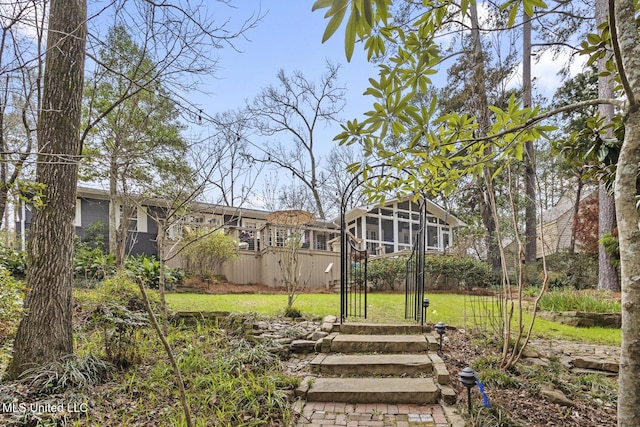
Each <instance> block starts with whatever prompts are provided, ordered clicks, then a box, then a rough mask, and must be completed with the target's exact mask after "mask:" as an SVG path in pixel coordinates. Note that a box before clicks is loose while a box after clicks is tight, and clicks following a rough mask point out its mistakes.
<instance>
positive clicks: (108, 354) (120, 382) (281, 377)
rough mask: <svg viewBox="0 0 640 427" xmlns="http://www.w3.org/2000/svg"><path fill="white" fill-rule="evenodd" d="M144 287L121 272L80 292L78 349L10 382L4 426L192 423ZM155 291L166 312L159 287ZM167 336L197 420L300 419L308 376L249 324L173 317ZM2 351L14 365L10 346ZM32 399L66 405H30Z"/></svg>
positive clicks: (1, 391) (0, 386)
mask: <svg viewBox="0 0 640 427" xmlns="http://www.w3.org/2000/svg"><path fill="white" fill-rule="evenodd" d="M136 288H137V285H136V284H135V283H133V282H132V281H131V279H129V278H128V277H127V276H126V275H122V274H121V275H116V276H115V277H112V278H110V279H108V280H106V281H105V282H102V283H101V284H100V285H98V286H97V287H96V288H94V289H90V290H89V289H81V290H77V291H78V292H76V295H75V304H74V306H75V310H76V311H75V315H74V331H75V332H74V337H75V340H76V343H77V344H76V355H75V356H70V357H68V358H65V359H64V360H61V361H60V362H59V363H58V362H56V363H53V364H48V365H46V366H44V367H42V368H38V369H33V370H29V371H28V372H27V373H26V374H25V376H23V377H22V378H20V379H19V380H18V381H12V382H4V383H0V403H2V404H5V406H4V408H5V409H7V408H9V409H11V410H3V411H2V413H0V425H7V426H26V425H29V426H53V425H69V426H71V425H73V426H85V425H92V426H113V425H118V426H146V425H171V426H181V425H185V419H184V413H183V411H182V408H181V406H180V404H179V396H178V393H177V391H176V383H175V382H176V377H175V375H174V371H173V370H172V368H171V365H170V363H169V361H168V360H167V356H166V354H165V352H164V349H163V347H162V344H161V343H160V341H159V340H158V338H157V336H156V334H155V333H154V332H153V330H152V329H151V328H150V327H149V326H148V321H147V316H146V315H145V312H144V304H143V301H142V299H141V296H140V293H139V291H138V292H137V291H136ZM149 293H150V296H151V304H152V307H154V310H158V305H159V301H158V298H157V295H155V293H154V292H149ZM167 340H168V342H169V344H170V345H171V347H172V349H173V352H174V354H175V358H176V360H177V363H178V366H179V368H180V371H181V373H182V377H183V378H184V380H185V384H186V394H187V399H188V402H189V405H190V408H191V412H192V417H193V419H194V425H197V426H204V425H233V426H240V425H253V426H256V425H268V426H285V425H289V424H290V422H291V420H292V417H293V415H292V411H291V407H290V396H291V395H292V390H293V389H294V388H295V387H296V386H297V385H298V383H299V379H298V378H295V377H291V376H289V375H287V374H285V373H284V366H283V364H282V361H281V359H280V356H279V354H280V352H281V347H280V346H279V345H278V344H277V343H273V342H265V343H256V342H253V341H250V340H248V339H247V338H246V337H245V336H244V331H243V329H242V328H238V327H237V326H234V325H232V324H228V325H226V326H223V325H220V324H218V323H216V322H197V323H195V324H189V325H185V324H183V323H175V324H172V325H170V327H169V333H168V335H167ZM1 352H2V358H0V361H1V363H0V371H4V369H5V367H6V363H7V357H6V356H8V354H9V352H10V348H9V347H4V348H3V349H2V350H1ZM10 404H15V405H16V406H15V407H14V406H7V405H10ZM20 404H21V405H24V406H19V405H20ZM31 405H33V407H34V408H35V407H37V406H38V405H40V407H42V408H58V407H60V408H62V409H64V410H56V411H49V410H47V409H45V410H44V411H42V413H38V411H32V410H30V409H27V410H22V409H23V408H31V407H32V406H31ZM61 405H62V406H61Z"/></svg>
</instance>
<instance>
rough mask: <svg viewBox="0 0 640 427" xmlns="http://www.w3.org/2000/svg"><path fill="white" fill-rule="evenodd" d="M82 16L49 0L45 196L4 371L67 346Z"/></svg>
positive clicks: (78, 1)
mask: <svg viewBox="0 0 640 427" xmlns="http://www.w3.org/2000/svg"><path fill="white" fill-rule="evenodd" d="M86 19H87V6H86V2H85V0H52V1H51V6H50V12H49V32H48V38H47V56H46V68H45V75H44V93H43V105H42V109H41V111H40V116H39V124H38V129H39V131H38V146H39V149H40V152H39V154H38V164H37V170H36V181H37V182H38V183H42V184H44V187H45V188H44V202H45V203H44V206H42V207H38V208H37V209H35V210H34V214H33V221H32V223H31V228H30V230H29V243H28V246H27V257H28V265H29V270H28V275H27V288H28V289H29V291H28V292H27V295H26V297H25V308H26V314H25V316H24V318H23V319H22V321H21V322H20V326H19V327H18V332H17V334H16V338H15V344H14V349H13V359H12V360H11V362H10V364H9V367H8V368H7V376H8V377H9V378H16V377H17V376H19V375H20V374H21V373H22V372H24V370H25V369H28V368H30V367H33V366H38V365H42V364H44V363H47V362H50V361H53V360H56V359H58V358H59V357H61V356H64V355H67V354H71V353H73V335H72V330H71V326H72V325H71V297H72V292H71V291H72V283H73V263H72V262H73V239H74V224H73V222H74V215H75V205H76V187H77V179H78V163H77V160H78V156H79V155H80V153H81V151H82V150H81V148H82V147H81V143H80V119H81V111H82V110H81V108H82V87H83V84H84V55H85V43H86V36H87V28H86Z"/></svg>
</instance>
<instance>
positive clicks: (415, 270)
mask: <svg viewBox="0 0 640 427" xmlns="http://www.w3.org/2000/svg"><path fill="white" fill-rule="evenodd" d="M361 175H362V172H360V173H358V174H356V175H355V176H354V177H353V178H352V179H351V181H350V182H349V184H347V187H346V189H345V191H344V193H343V194H342V200H341V205H340V322H341V323H342V322H344V321H346V320H347V318H348V317H363V318H365V319H366V318H367V291H368V286H367V266H368V262H369V252H368V251H367V248H366V246H365V245H364V239H358V238H357V236H355V235H353V234H352V233H350V232H349V230H348V228H347V223H346V213H347V207H348V206H349V201H350V200H351V198H352V196H353V194H354V192H355V190H356V189H357V188H358V187H359V186H361V185H362V184H363V181H360V177H361ZM378 176H383V173H380V174H379V175H376V176H374V177H372V178H376V177H378ZM419 207H420V208H419V209H420V219H419V229H418V232H417V233H416V236H415V239H414V242H413V251H412V253H411V256H410V258H409V260H408V261H407V266H406V269H407V275H406V279H405V280H406V287H405V318H407V319H409V318H413V319H414V320H415V321H416V322H419V323H421V324H423V323H424V317H425V316H424V314H423V310H422V304H423V301H424V254H425V237H426V235H425V230H426V225H425V223H426V212H427V208H426V199H425V198H424V197H421V198H420V202H419Z"/></svg>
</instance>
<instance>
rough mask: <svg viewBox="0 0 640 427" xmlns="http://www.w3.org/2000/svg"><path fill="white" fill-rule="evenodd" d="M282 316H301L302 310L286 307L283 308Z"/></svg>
mask: <svg viewBox="0 0 640 427" xmlns="http://www.w3.org/2000/svg"><path fill="white" fill-rule="evenodd" d="M284 317H293V318H296V317H302V312H301V311H300V309H298V308H295V307H287V308H285V309H284Z"/></svg>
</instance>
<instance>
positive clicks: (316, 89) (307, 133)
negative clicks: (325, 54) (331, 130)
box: [247, 63, 345, 219]
mask: <svg viewBox="0 0 640 427" xmlns="http://www.w3.org/2000/svg"><path fill="white" fill-rule="evenodd" d="M338 69H339V67H338V66H336V65H333V64H331V63H327V66H326V71H325V73H324V74H323V76H322V77H321V79H320V81H319V83H318V84H316V83H314V82H313V81H311V80H309V79H308V78H306V77H305V76H304V75H302V73H300V72H299V71H296V72H294V73H293V74H292V75H287V74H286V73H285V71H284V70H280V71H279V72H278V81H279V83H278V86H268V87H266V88H264V89H262V91H261V92H260V94H259V95H258V96H256V97H255V99H254V100H253V102H252V103H250V104H248V105H247V111H248V112H249V113H250V114H251V116H252V124H253V126H254V127H255V129H256V130H257V132H258V134H260V135H262V136H265V137H276V138H277V139H276V140H275V141H271V142H267V143H265V147H264V150H263V151H264V155H263V156H262V157H260V158H257V159H256V160H258V161H261V162H265V163H270V164H272V165H276V166H278V167H280V168H283V169H286V170H287V171H290V172H291V173H292V174H293V176H294V178H296V179H297V180H299V181H300V183H301V184H302V185H303V186H305V187H306V188H308V189H309V192H310V193H311V195H312V197H313V200H314V202H315V209H314V210H315V211H316V213H317V215H318V216H319V217H320V218H322V219H324V218H325V206H324V203H323V200H322V192H321V189H320V176H319V168H320V164H321V159H320V156H319V154H318V150H319V148H320V147H319V144H322V143H323V141H317V140H316V135H317V131H318V127H319V125H320V124H321V123H324V124H326V123H331V122H335V121H337V120H338V115H339V114H340V112H341V111H342V109H343V108H344V103H345V99H344V96H345V88H344V87H343V86H340V85H339V84H338ZM287 139H290V141H287Z"/></svg>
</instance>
